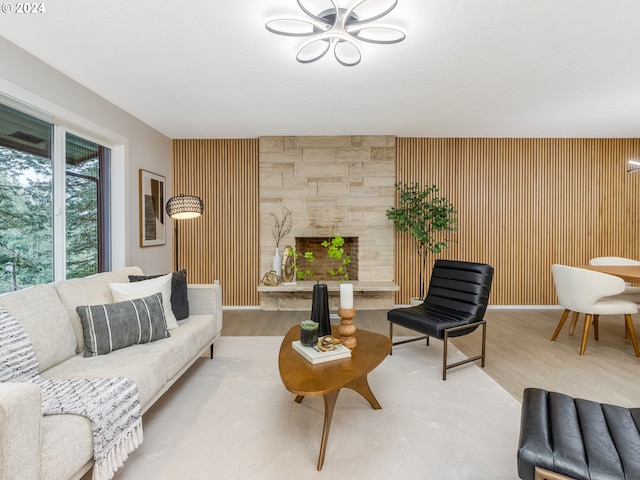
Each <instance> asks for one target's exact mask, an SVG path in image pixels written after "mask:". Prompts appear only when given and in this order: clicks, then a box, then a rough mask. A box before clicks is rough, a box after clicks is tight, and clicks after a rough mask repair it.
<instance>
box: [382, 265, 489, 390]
mask: <svg viewBox="0 0 640 480" xmlns="http://www.w3.org/2000/svg"><path fill="white" fill-rule="evenodd" d="M492 281H493V267H492V266H491V265H487V264H485V263H474V262H460V261H455V260H436V262H435V264H434V266H433V271H432V273H431V281H430V283H429V290H428V292H427V297H426V298H425V299H424V302H422V303H421V304H420V305H417V306H415V307H409V308H395V309H393V310H390V311H389V312H388V313H387V320H389V337H390V338H391V340H392V342H393V324H394V323H395V324H398V325H400V326H402V327H406V328H409V329H411V330H415V331H417V332H420V333H422V334H424V336H422V337H418V338H412V339H410V340H404V341H401V342H396V343H393V345H400V344H403V343H408V342H414V341H416V340H423V339H425V338H426V340H427V345H429V337H435V338H438V339H440V340H443V341H444V353H443V358H442V380H446V379H447V370H448V369H450V368H453V367H457V366H459V365H463V364H465V363H469V362H474V361H476V360H481V366H482V367H484V362H485V346H486V339H487V337H486V326H487V323H486V321H485V320H484V313H485V311H486V310H487V304H488V303H489V293H490V292H491V283H492ZM479 326H482V353H481V354H480V355H477V356H475V357H473V358H468V359H466V360H463V361H461V362H456V363H452V364H450V365H448V364H447V345H448V343H449V337H459V336H462V335H467V334H469V333H471V332H474V331H475V330H476V329H477V328H478V327H479ZM392 353H393V352H392Z"/></svg>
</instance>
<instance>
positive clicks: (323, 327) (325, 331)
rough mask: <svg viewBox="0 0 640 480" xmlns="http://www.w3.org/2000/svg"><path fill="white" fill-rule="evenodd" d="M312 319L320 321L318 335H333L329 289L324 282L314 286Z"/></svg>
mask: <svg viewBox="0 0 640 480" xmlns="http://www.w3.org/2000/svg"><path fill="white" fill-rule="evenodd" d="M311 320H313V321H314V322H316V323H318V337H324V336H325V335H331V322H330V320H329V290H328V289H327V286H326V285H325V284H324V283H316V284H315V285H314V286H313V297H312V298H311Z"/></svg>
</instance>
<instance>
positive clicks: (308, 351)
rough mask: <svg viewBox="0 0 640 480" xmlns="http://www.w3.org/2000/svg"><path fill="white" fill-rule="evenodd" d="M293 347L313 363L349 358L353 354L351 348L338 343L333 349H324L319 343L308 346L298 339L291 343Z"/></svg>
mask: <svg viewBox="0 0 640 480" xmlns="http://www.w3.org/2000/svg"><path fill="white" fill-rule="evenodd" d="M291 345H292V347H293V349H294V350H295V351H296V352H298V353H299V354H300V355H302V356H303V357H304V358H306V359H307V360H308V361H309V362H311V363H314V364H315V363H324V362H330V361H331V360H340V359H341V358H348V357H350V356H351V350H349V349H348V348H347V347H345V346H344V345H342V344H337V345H336V346H335V348H334V349H333V350H328V351H326V352H325V351H322V350H320V348H319V347H318V345H313V346H312V347H306V346H304V345H302V343H300V340H296V341H295V342H292V343H291Z"/></svg>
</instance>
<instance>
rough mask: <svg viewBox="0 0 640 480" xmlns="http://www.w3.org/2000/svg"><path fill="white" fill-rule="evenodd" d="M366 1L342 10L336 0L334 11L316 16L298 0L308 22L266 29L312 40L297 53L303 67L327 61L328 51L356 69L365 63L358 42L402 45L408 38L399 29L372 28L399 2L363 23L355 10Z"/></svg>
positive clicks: (285, 21) (286, 20)
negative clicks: (317, 61)
mask: <svg viewBox="0 0 640 480" xmlns="http://www.w3.org/2000/svg"><path fill="white" fill-rule="evenodd" d="M305 1H307V0H305ZM366 1H367V0H357V1H355V2H354V4H353V5H352V6H351V7H349V8H340V7H338V5H337V3H336V1H335V0H330V2H331V5H333V8H329V9H327V10H323V11H321V12H320V13H318V14H314V13H312V12H311V10H310V9H309V8H307V7H305V6H304V5H303V3H302V0H297V2H298V6H299V7H300V9H301V10H302V11H303V12H304V13H306V14H307V15H308V17H309V18H307V17H280V18H274V19H272V20H269V21H268V22H267V23H266V25H265V27H266V28H267V30H269V31H270V32H272V33H277V34H278V35H285V36H287V37H310V38H309V40H307V41H306V42H304V43H303V44H302V45H301V46H300V48H298V51H297V52H296V60H297V61H298V62H300V63H311V62H315V61H316V60H320V59H321V58H322V57H324V56H325V55H326V53H327V52H328V51H329V50H333V55H334V56H335V58H336V60H337V61H338V62H339V63H341V64H342V65H344V66H346V67H353V66H354V65H357V64H358V63H360V60H361V59H362V52H361V49H360V46H359V44H358V41H362V42H367V43H377V44H391V43H399V42H401V41H403V40H404V39H405V37H406V35H405V33H404V32H403V31H402V30H400V28H398V27H395V26H391V25H379V24H372V22H375V21H376V20H379V19H380V18H382V17H384V16H385V15H387V14H388V13H389V12H391V11H392V10H393V9H394V8H395V7H396V5H397V4H398V0H388V1H387V2H386V3H387V4H388V6H387V8H385V9H384V10H383V11H381V12H380V13H378V14H375V15H373V16H371V17H369V18H363V19H360V18H359V16H358V14H357V13H356V11H355V10H356V9H357V8H358V7H360V6H361V5H362V4H363V3H365V2H366ZM327 5H328V4H327Z"/></svg>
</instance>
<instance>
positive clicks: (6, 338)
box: [0, 308, 142, 480]
mask: <svg viewBox="0 0 640 480" xmlns="http://www.w3.org/2000/svg"><path fill="white" fill-rule="evenodd" d="M0 382H33V383H36V384H38V385H39V386H40V388H41V389H42V413H43V415H57V414H61V413H72V414H76V415H83V416H85V417H87V418H89V420H91V425H92V429H93V456H94V461H95V465H94V467H93V480H110V479H111V478H113V475H114V474H115V472H116V470H117V469H118V468H120V467H121V466H122V464H123V463H124V461H125V460H126V459H127V457H128V456H129V453H131V452H132V451H133V450H135V449H136V448H137V447H138V446H139V445H140V444H141V443H142V415H141V413H140V402H139V400H138V388H137V387H136V385H135V383H134V382H133V381H131V380H129V379H128V378H123V377H119V378H100V379H95V380H84V379H78V380H72V379H70V380H47V379H46V378H43V377H41V376H40V375H39V374H38V362H37V360H36V356H35V352H34V350H33V346H32V345H31V340H30V339H29V337H28V336H27V333H26V332H25V330H24V328H23V327H22V325H20V323H18V321H17V320H16V319H15V318H13V317H12V316H11V315H10V314H9V313H8V312H7V311H6V310H4V309H1V308H0Z"/></svg>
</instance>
